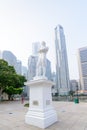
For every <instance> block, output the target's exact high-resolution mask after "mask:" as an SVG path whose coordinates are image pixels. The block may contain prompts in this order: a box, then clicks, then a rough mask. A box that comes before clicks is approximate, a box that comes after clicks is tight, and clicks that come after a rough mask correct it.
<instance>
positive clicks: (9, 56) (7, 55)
mask: <svg viewBox="0 0 87 130" xmlns="http://www.w3.org/2000/svg"><path fill="white" fill-rule="evenodd" d="M2 59H4V60H5V61H7V62H8V64H9V65H11V66H13V67H14V68H15V71H16V72H17V74H22V71H21V68H22V63H21V61H19V60H17V58H16V56H15V55H14V54H13V53H12V52H11V51H7V50H5V51H3V53H2Z"/></svg>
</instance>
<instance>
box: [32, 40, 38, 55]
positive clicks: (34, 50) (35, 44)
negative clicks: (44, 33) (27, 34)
mask: <svg viewBox="0 0 87 130" xmlns="http://www.w3.org/2000/svg"><path fill="white" fill-rule="evenodd" d="M39 49H40V42H33V43H32V55H33V56H38V50H39Z"/></svg>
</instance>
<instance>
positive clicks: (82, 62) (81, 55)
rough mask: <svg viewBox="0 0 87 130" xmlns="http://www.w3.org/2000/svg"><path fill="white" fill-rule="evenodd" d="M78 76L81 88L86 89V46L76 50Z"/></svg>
mask: <svg viewBox="0 0 87 130" xmlns="http://www.w3.org/2000/svg"><path fill="white" fill-rule="evenodd" d="M78 63H79V77H80V85H81V90H83V92H85V91H87V47H83V48H80V49H79V50H78Z"/></svg>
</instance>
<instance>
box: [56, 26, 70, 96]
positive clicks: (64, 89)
mask: <svg viewBox="0 0 87 130" xmlns="http://www.w3.org/2000/svg"><path fill="white" fill-rule="evenodd" d="M55 49H56V87H57V89H58V93H59V94H60V95H67V94H68V92H69V90H70V85H69V84H70V83H69V70H68V60H67V51H66V42H65V35H64V31H63V27H62V26H61V25H58V26H57V27H56V28H55Z"/></svg>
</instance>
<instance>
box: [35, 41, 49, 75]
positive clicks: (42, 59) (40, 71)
mask: <svg viewBox="0 0 87 130" xmlns="http://www.w3.org/2000/svg"><path fill="white" fill-rule="evenodd" d="M47 51H48V47H46V43H45V42H42V43H41V47H40V50H39V57H38V62H37V66H36V76H37V77H38V76H43V77H45V74H46V53H47Z"/></svg>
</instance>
